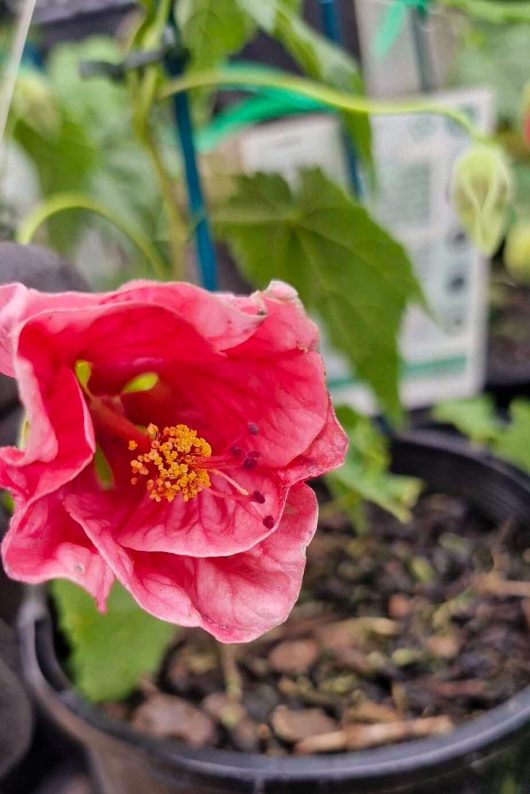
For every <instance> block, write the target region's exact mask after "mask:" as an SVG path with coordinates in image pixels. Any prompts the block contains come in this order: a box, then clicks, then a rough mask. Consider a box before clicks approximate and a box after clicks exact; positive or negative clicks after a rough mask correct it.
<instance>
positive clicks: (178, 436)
mask: <svg viewBox="0 0 530 794" xmlns="http://www.w3.org/2000/svg"><path fill="white" fill-rule="evenodd" d="M147 440H148V441H149V442H150V448H149V450H148V451H147V452H145V453H142V454H140V455H138V456H137V457H136V458H134V460H132V461H131V470H132V475H133V476H132V479H131V482H132V484H133V485H136V484H137V483H138V482H139V481H140V478H142V477H145V478H147V479H146V488H147V493H148V494H149V497H150V498H151V499H154V500H155V502H161V501H162V499H166V500H167V501H168V502H172V501H173V500H174V499H175V497H176V496H177V495H180V496H181V497H182V499H184V501H185V502H187V501H189V500H190V499H193V498H194V497H196V496H197V495H198V494H199V493H200V492H201V491H202V490H204V488H210V487H211V482H210V477H209V475H208V471H207V469H208V468H211V467H210V466H208V463H209V461H208V458H210V457H211V455H212V448H211V447H210V445H209V444H208V442H207V441H206V440H205V439H204V438H201V437H200V436H198V435H197V432H196V431H195V430H191V429H190V428H189V427H188V426H187V425H175V426H174V427H164V429H163V430H162V431H160V430H159V428H158V427H157V426H156V425H153V424H150V425H149V426H148V428H147ZM137 447H138V444H137V442H136V441H129V450H130V451H131V452H132V451H134V450H135V449H137Z"/></svg>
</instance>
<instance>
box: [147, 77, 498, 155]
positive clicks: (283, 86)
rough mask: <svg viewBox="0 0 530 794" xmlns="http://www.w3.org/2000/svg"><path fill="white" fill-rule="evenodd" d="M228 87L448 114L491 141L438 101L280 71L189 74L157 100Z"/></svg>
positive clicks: (341, 104)
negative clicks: (358, 89) (355, 91)
mask: <svg viewBox="0 0 530 794" xmlns="http://www.w3.org/2000/svg"><path fill="white" fill-rule="evenodd" d="M217 86H225V87H230V88H273V89H274V88H276V89H279V90H282V91H290V92H293V93H296V94H299V95H300V96H305V97H307V98H309V99H313V100H315V101H317V102H321V103H323V104H325V105H329V106H330V107H333V108H336V109H337V110H342V111H345V112H349V113H361V114H374V115H399V114H402V113H422V114H425V113H435V114H437V115H441V116H445V117H446V118H448V119H451V120H452V121H454V122H456V123H457V124H459V125H460V126H461V127H462V128H463V129H464V130H466V132H467V133H468V134H469V135H470V136H471V137H472V138H473V139H474V140H476V141H484V140H488V137H487V136H485V135H483V134H482V133H481V132H480V131H479V130H478V129H477V128H476V127H475V125H474V124H473V123H472V122H471V121H470V119H469V118H468V116H467V115H466V114H465V113H463V112H461V111H459V110H453V109H451V108H446V107H443V106H442V105H439V104H437V103H436V102H429V101H427V102H425V101H421V100H410V101H407V102H380V101H377V100H372V99H369V98H367V97H363V96H357V95H352V94H347V93H344V92H343V91H338V90H337V89H335V88H331V87H330V86H326V85H322V84H321V83H317V82H315V81H314V80H308V79H306V78H301V77H293V76H290V75H289V76H286V75H284V74H283V73H280V72H274V71H269V70H266V71H265V70H263V71H259V70H256V69H248V70H246V69H238V70H237V72H236V71H232V70H223V69H220V70H217V71H215V70H211V71H204V72H195V73H192V74H186V75H184V76H183V77H179V78H177V79H175V80H171V81H170V82H168V83H166V84H165V85H164V86H163V88H162V89H161V90H160V91H159V93H158V100H159V101H162V100H165V99H168V98H169V97H170V96H173V95H174V94H178V93H181V92H182V91H190V90H192V89H195V88H207V87H217Z"/></svg>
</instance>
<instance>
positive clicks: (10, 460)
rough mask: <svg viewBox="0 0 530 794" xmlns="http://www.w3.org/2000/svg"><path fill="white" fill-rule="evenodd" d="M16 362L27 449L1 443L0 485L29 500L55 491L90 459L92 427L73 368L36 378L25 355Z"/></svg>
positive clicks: (92, 453) (26, 500)
mask: <svg viewBox="0 0 530 794" xmlns="http://www.w3.org/2000/svg"><path fill="white" fill-rule="evenodd" d="M16 366H17V379H18V384H19V390H20V397H21V400H22V403H23V405H24V407H25V409H26V413H27V417H28V421H29V432H28V437H27V440H26V446H25V449H23V450H20V449H17V448H15V447H1V448H0V486H1V487H4V488H9V489H10V490H11V491H13V493H14V495H15V497H16V498H17V499H18V500H21V501H23V502H30V501H33V500H36V499H39V498H40V497H41V496H44V495H46V494H49V493H51V492H52V491H56V490H57V489H58V488H60V487H61V486H62V485H63V484H64V483H66V482H68V481H70V480H72V479H73V478H74V477H75V476H76V475H77V474H78V473H79V472H80V471H81V470H82V469H83V468H84V467H85V466H86V465H87V464H88V463H89V462H90V461H91V460H92V458H93V456H94V450H95V440H94V430H93V427H92V420H91V418H90V414H89V412H88V409H87V406H86V403H85V400H84V397H83V394H82V392H81V389H80V387H79V383H78V382H77V380H76V378H75V376H74V374H73V372H72V371H71V370H69V369H68V368H67V367H64V366H63V367H61V368H60V370H59V371H58V372H55V373H54V372H53V370H50V371H49V372H48V373H47V374H46V375H43V376H42V377H41V378H40V380H38V379H37V378H36V375H35V371H34V368H33V367H32V366H31V365H30V364H29V363H28V362H27V361H25V360H23V359H21V360H19V361H17V365H16Z"/></svg>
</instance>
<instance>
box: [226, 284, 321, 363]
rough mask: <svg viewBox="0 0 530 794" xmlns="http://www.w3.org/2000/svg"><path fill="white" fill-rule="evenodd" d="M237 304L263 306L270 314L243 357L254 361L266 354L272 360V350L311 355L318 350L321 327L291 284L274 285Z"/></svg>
mask: <svg viewBox="0 0 530 794" xmlns="http://www.w3.org/2000/svg"><path fill="white" fill-rule="evenodd" d="M236 300H237V301H238V303H241V305H247V306H248V305H249V304H251V305H252V304H255V305H258V306H261V307H262V309H261V310H262V311H263V312H266V317H265V320H264V322H263V323H262V324H261V325H260V326H259V328H257V329H256V333H255V334H254V335H253V336H252V337H251V338H250V339H249V340H248V341H247V343H244V344H243V345H241V347H240V349H239V350H238V353H239V355H249V356H251V357H253V356H256V355H259V353H260V351H262V352H263V353H264V354H265V355H268V356H270V355H271V351H272V350H274V351H276V352H280V351H281V352H285V351H288V350H292V351H294V350H298V351H303V352H309V351H314V350H316V349H317V347H318V342H319V331H318V326H317V325H316V323H314V322H313V320H311V319H310V318H309V317H308V316H307V314H306V313H305V310H304V307H303V306H302V303H301V301H300V299H299V297H298V293H297V292H296V290H294V289H293V288H292V287H291V286H289V285H288V284H284V283H283V282H282V281H272V282H271V283H270V285H269V286H268V287H267V289H266V290H265V291H263V292H255V293H254V294H253V295H251V296H250V297H249V298H246V297H242V298H236Z"/></svg>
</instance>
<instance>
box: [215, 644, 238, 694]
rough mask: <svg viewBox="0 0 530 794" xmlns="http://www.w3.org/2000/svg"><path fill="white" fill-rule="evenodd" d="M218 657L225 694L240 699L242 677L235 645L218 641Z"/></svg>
mask: <svg viewBox="0 0 530 794" xmlns="http://www.w3.org/2000/svg"><path fill="white" fill-rule="evenodd" d="M217 647H218V648H219V659H220V661H221V668H222V670H223V677H224V681H225V689H226V694H227V695H228V697H229V698H231V699H232V700H236V701H237V700H241V696H242V695H243V679H242V677H241V673H240V672H239V668H238V665H237V656H238V653H237V645H225V644H224V643H218V646H217Z"/></svg>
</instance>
